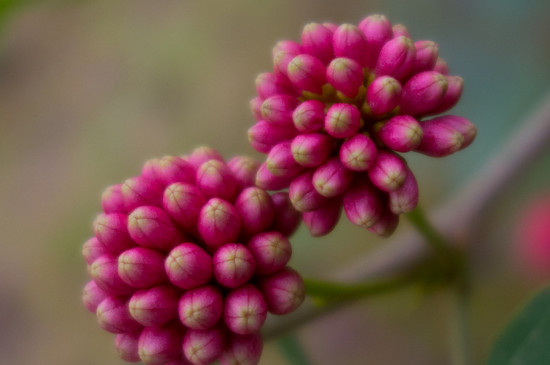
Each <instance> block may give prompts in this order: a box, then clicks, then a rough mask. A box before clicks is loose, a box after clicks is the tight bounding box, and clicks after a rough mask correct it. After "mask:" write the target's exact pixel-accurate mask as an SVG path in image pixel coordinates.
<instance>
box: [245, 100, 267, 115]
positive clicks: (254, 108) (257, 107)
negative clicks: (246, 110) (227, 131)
mask: <svg viewBox="0 0 550 365" xmlns="http://www.w3.org/2000/svg"><path fill="white" fill-rule="evenodd" d="M263 102H264V100H263V99H262V98H260V97H255V98H254V99H252V100H250V102H249V103H248V105H249V106H250V111H251V112H252V115H253V116H254V119H256V120H262V103H263Z"/></svg>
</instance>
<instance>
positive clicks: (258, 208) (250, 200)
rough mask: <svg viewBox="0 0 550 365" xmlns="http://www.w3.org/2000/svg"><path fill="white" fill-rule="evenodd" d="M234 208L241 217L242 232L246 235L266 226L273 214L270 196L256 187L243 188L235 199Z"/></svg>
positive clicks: (271, 219)
mask: <svg viewBox="0 0 550 365" xmlns="http://www.w3.org/2000/svg"><path fill="white" fill-rule="evenodd" d="M235 208H236V209H237V211H238V212H239V215H240V217H241V223H242V229H243V232H244V233H245V234H246V235H248V236H251V235H254V234H256V233H259V232H262V231H264V230H265V229H266V228H268V227H269V226H270V225H271V223H272V222H273V218H274V215H275V211H274V209H273V202H272V201H271V197H270V196H269V194H268V193H266V192H265V190H262V189H260V188H257V187H249V188H246V189H244V190H243V191H242V192H241V193H240V194H239V196H238V197H237V200H236V201H235Z"/></svg>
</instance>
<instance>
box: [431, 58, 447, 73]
mask: <svg viewBox="0 0 550 365" xmlns="http://www.w3.org/2000/svg"><path fill="white" fill-rule="evenodd" d="M433 71H435V72H439V73H440V74H442V75H448V74H449V66H448V65H447V62H445V60H444V59H443V58H441V57H437V61H436V62H435V66H434V68H433Z"/></svg>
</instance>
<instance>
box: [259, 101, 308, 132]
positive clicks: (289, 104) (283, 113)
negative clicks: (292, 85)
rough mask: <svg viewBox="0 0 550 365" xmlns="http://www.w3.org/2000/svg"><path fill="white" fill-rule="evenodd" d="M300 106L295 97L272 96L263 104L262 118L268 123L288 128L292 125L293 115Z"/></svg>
mask: <svg viewBox="0 0 550 365" xmlns="http://www.w3.org/2000/svg"><path fill="white" fill-rule="evenodd" d="M298 104H299V101H298V99H296V97H295V96H290V95H274V96H271V97H269V98H268V99H266V100H265V101H264V102H263V103H262V108H261V111H262V117H263V119H264V120H265V121H266V122H268V123H272V124H277V125H284V126H287V125H288V124H291V123H292V113H293V112H294V109H295V108H296V107H297V106H298Z"/></svg>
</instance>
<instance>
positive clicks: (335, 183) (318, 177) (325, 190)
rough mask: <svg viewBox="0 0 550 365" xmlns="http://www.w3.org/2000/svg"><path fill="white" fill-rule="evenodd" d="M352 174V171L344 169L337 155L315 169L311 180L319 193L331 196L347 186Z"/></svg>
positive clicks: (338, 193) (340, 192) (336, 194)
mask: <svg viewBox="0 0 550 365" xmlns="http://www.w3.org/2000/svg"><path fill="white" fill-rule="evenodd" d="M353 175H354V173H353V171H351V170H348V169H346V168H345V166H344V165H343V164H342V163H341V162H340V159H339V158H338V157H333V158H331V159H330V160H328V161H327V162H325V163H324V164H323V165H321V166H319V167H318V168H317V169H316V170H315V173H314V174H313V179H312V182H313V186H314V187H315V190H317V192H318V193H319V194H321V195H322V196H325V197H327V198H332V197H335V196H338V195H340V194H342V193H343V192H344V191H345V190H346V189H347V188H348V186H349V185H350V184H351V180H352V179H353Z"/></svg>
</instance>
